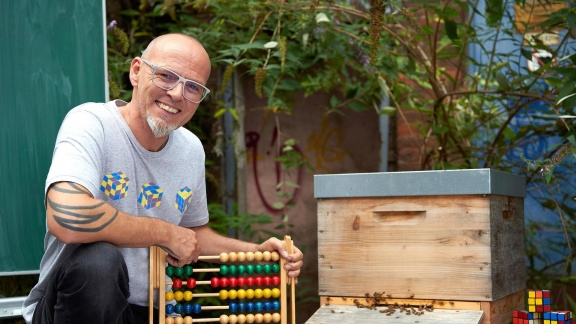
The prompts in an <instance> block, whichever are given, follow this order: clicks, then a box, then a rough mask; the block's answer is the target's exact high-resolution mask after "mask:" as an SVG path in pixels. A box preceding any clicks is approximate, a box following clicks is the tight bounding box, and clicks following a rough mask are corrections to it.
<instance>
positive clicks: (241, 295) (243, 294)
mask: <svg viewBox="0 0 576 324" xmlns="http://www.w3.org/2000/svg"><path fill="white" fill-rule="evenodd" d="M237 293H238V299H244V298H246V290H244V289H238V291H237Z"/></svg>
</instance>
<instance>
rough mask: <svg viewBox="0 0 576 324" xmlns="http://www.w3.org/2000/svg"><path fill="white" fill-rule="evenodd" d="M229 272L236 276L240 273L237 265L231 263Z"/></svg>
mask: <svg viewBox="0 0 576 324" xmlns="http://www.w3.org/2000/svg"><path fill="white" fill-rule="evenodd" d="M228 273H229V274H230V275H231V276H235V275H236V274H237V273H238V268H237V267H236V266H235V265H231V266H230V269H229V271H228Z"/></svg>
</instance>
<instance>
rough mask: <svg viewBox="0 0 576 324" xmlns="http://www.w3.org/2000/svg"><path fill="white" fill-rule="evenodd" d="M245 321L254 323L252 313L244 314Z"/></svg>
mask: <svg viewBox="0 0 576 324" xmlns="http://www.w3.org/2000/svg"><path fill="white" fill-rule="evenodd" d="M246 323H254V314H246Z"/></svg>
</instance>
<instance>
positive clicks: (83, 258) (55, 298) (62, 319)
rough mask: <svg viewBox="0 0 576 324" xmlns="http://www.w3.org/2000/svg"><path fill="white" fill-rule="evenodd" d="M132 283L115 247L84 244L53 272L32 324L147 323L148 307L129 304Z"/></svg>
mask: <svg viewBox="0 0 576 324" xmlns="http://www.w3.org/2000/svg"><path fill="white" fill-rule="evenodd" d="M128 281H129V280H128V270H127V268H126V263H125V262H124V258H123V257H122V254H121V253H120V251H118V249H117V248H116V247H115V246H114V245H112V244H110V243H105V242H98V243H90V244H80V245H78V246H77V247H76V250H74V251H73V252H72V253H71V254H70V256H69V257H68V258H67V259H66V260H64V261H63V262H62V263H61V265H60V266H59V268H57V269H53V271H52V273H51V275H50V278H49V284H48V287H47V289H46V294H45V295H44V297H42V298H41V299H40V300H39V301H38V304H37V306H36V310H35V311H34V317H33V319H32V324H52V323H56V324H67V323H86V324H89V323H94V324H114V323H118V324H124V323H134V324H147V323H148V317H149V316H148V307H143V306H137V305H131V304H129V303H128V297H129V296H130V290H129V286H128ZM157 318H158V316H154V319H155V322H157Z"/></svg>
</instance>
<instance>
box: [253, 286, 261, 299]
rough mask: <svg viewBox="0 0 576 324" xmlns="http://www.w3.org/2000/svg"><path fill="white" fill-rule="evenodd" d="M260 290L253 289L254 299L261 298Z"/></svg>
mask: <svg viewBox="0 0 576 324" xmlns="http://www.w3.org/2000/svg"><path fill="white" fill-rule="evenodd" d="M262 295H263V293H262V289H260V288H258V289H254V297H256V298H262Z"/></svg>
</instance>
